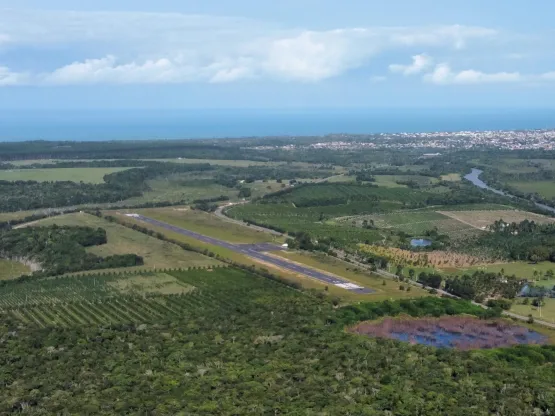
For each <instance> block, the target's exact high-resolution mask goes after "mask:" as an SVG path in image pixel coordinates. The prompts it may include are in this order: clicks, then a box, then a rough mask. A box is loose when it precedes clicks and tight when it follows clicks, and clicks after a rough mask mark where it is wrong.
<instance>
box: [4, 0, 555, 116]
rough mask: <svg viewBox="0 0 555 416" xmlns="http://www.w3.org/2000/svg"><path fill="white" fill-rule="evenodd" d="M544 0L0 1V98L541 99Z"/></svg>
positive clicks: (141, 102) (551, 33)
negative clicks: (441, 0)
mask: <svg viewBox="0 0 555 416" xmlns="http://www.w3.org/2000/svg"><path fill="white" fill-rule="evenodd" d="M554 3H555V2H552V1H549V0H529V1H527V2H523V1H520V0H503V1H501V0H488V1H484V0H481V1H477V0H466V1H459V0H450V1H443V2H440V1H437V0H434V1H432V0H410V1H409V0H389V1H387V2H384V1H372V0H365V1H363V0H343V1H341V2H340V1H331V0H295V1H293V0H280V1H275V2H274V1H272V2H270V1H261V0H258V1H254V0H234V1H227V0H220V1H217V0H195V1H187V0H181V1H177V0H157V1H155V2H153V1H146V0H134V1H130V0H112V1H107V0H96V1H94V2H93V1H84V0H82V1H80V2H75V1H68V0H65V1H62V0H50V1H48V2H46V1H44V0H40V1H39V0H34V1H33V0H18V1H17V2H14V1H13V0H9V1H6V0H0V108H1V109H4V110H5V109H26V108H31V109H41V108H51V109H66V108H70V109H92V108H94V109H117V108H122V109H128V108H144V109H149V108H203V109H204V108H293V109H294V108H320V107H326V108H377V107H386V108H413V107H425V108H433V107H442V108H444V107H491V108H495V107H523V108H533V107H550V108H553V107H554V106H555V104H554V103H553V98H552V97H554V96H555V29H554V26H553V23H552V16H554V15H555V4H554Z"/></svg>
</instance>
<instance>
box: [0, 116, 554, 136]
mask: <svg viewBox="0 0 555 416" xmlns="http://www.w3.org/2000/svg"><path fill="white" fill-rule="evenodd" d="M549 128H555V110H553V109H551V110H538V109H534V110H531V109H530V110H526V109H524V110H523V109H518V110H517V109H497V110H496V109H474V110H471V109H317V110H316V109H313V110H310V109H290V110H259V109H252V110H246V109H244V110H113V111H107V110H104V111H100V110H90V111H84V110H79V111H78V110H67V111H66V110H33V111H31V110H28V111H23V110H20V111H15V110H8V111H0V141H24V140H80V141H86V140H142V139H187V138H199V139H200V138H223V137H254V136H321V135H326V134H332V133H347V134H371V133H399V132H408V133H417V132H435V131H463V130H474V131H483V130H528V129H549Z"/></svg>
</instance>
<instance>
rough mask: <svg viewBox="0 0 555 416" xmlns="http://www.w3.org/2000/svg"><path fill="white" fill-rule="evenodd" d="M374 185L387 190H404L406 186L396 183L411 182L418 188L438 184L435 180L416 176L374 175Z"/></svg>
mask: <svg viewBox="0 0 555 416" xmlns="http://www.w3.org/2000/svg"><path fill="white" fill-rule="evenodd" d="M374 177H375V178H376V182H375V184H376V185H378V186H384V187H388V188H406V187H407V185H402V184H398V183H397V182H398V181H413V182H416V183H418V184H419V185H420V186H429V185H433V184H435V183H437V182H438V180H437V179H435V178H430V177H427V176H418V175H375V176H374Z"/></svg>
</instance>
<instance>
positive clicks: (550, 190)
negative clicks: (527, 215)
mask: <svg viewBox="0 0 555 416" xmlns="http://www.w3.org/2000/svg"><path fill="white" fill-rule="evenodd" d="M508 185H509V186H511V187H513V188H515V189H518V190H519V191H521V192H526V193H538V194H540V195H541V196H543V197H544V198H547V199H552V198H555V181H533V182H508Z"/></svg>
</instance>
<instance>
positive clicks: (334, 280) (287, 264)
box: [126, 214, 374, 294]
mask: <svg viewBox="0 0 555 416" xmlns="http://www.w3.org/2000/svg"><path fill="white" fill-rule="evenodd" d="M126 215H127V216H129V217H132V218H134V219H136V220H139V221H143V222H146V223H148V224H152V225H154V226H157V227H161V228H165V229H167V230H169V231H173V232H176V233H179V234H182V235H186V236H188V237H192V238H195V239H197V240H199V241H202V242H203V243H208V244H212V245H215V246H219V247H224V248H226V249H228V250H232V251H234V252H236V253H239V254H243V255H245V256H248V257H251V258H253V259H255V260H259V261H262V262H264V263H268V264H271V265H274V266H276V267H280V268H282V269H285V270H289V271H291V272H294V273H298V274H302V275H304V276H308V277H310V278H312V279H316V280H318V281H320V282H321V283H324V284H328V285H334V286H337V287H340V288H342V289H345V290H349V291H351V292H355V293H360V294H365V293H374V291H373V290H372V289H368V288H365V287H362V286H359V285H355V284H354V283H352V282H350V281H348V280H346V279H342V278H340V277H338V276H335V275H332V274H328V273H324V272H321V271H319V270H316V269H312V268H309V267H306V266H303V265H300V264H298V263H293V262H291V261H288V260H286V259H283V258H276V257H273V256H270V255H268V254H265V253H262V252H260V251H257V248H256V247H253V246H251V245H240V244H232V243H228V242H227V241H222V240H218V239H216V238H213V237H208V236H206V235H202V234H199V233H195V232H193V231H189V230H186V229H184V228H180V227H176V226H175V225H171V224H167V223H165V222H162V221H158V220H154V219H152V218H148V217H145V216H143V215H139V214H126ZM267 248H268V249H271V248H272V247H270V246H269V245H268V247H267ZM280 249H281V247H279V246H275V250H280ZM267 251H270V250H267Z"/></svg>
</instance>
